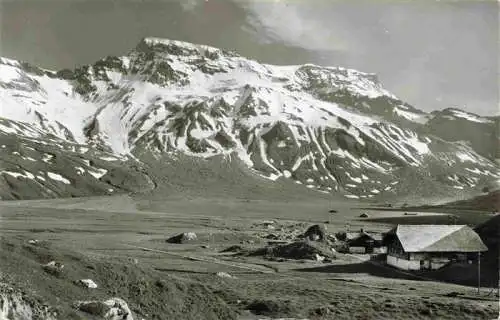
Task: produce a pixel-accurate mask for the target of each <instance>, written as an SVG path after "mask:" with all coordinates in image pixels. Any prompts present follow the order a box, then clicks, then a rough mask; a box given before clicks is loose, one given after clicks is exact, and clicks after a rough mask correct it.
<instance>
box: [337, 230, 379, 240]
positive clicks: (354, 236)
mask: <svg viewBox="0 0 500 320" xmlns="http://www.w3.org/2000/svg"><path fill="white" fill-rule="evenodd" d="M362 236H368V237H370V238H371V239H373V240H375V241H381V240H382V234H380V233H375V232H366V231H363V232H347V233H346V240H348V241H352V240H356V239H359V238H361V237H362Z"/></svg>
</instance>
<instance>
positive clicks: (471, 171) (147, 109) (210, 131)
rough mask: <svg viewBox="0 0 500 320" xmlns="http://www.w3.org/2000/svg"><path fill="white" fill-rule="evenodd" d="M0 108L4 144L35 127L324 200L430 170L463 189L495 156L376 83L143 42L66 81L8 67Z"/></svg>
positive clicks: (348, 72)
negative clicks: (221, 165) (238, 166)
mask: <svg viewBox="0 0 500 320" xmlns="http://www.w3.org/2000/svg"><path fill="white" fill-rule="evenodd" d="M0 99H1V101H0V103H1V105H2V108H0V112H1V113H0V118H4V119H6V122H4V125H3V126H0V136H1V135H2V134H13V133H14V132H15V133H16V134H18V135H19V134H20V131H22V130H24V129H23V128H25V127H26V126H25V124H29V125H30V126H32V127H33V128H35V129H36V136H37V137H41V136H43V134H50V135H52V136H55V137H57V138H58V139H62V140H64V141H66V142H70V143H78V144H81V145H88V146H92V147H94V148H95V149H97V150H102V151H103V152H104V151H106V152H111V153H114V154H118V155H130V154H137V153H139V152H143V151H147V152H153V153H155V154H158V153H168V154H169V153H171V152H180V153H184V154H187V155H190V156H196V157H205V158H206V157H211V156H216V155H231V154H236V155H238V157H239V158H240V159H241V160H243V161H244V162H245V163H246V164H247V165H248V167H250V168H251V169H252V170H254V172H257V173H258V174H260V175H263V176H265V177H268V178H271V179H278V178H286V179H292V180H294V181H296V182H297V183H302V184H305V185H306V186H307V187H308V188H313V189H317V190H318V191H322V192H330V191H333V190H344V191H345V192H347V193H349V194H351V195H352V196H359V197H365V198H372V197H375V196H377V195H380V194H387V193H394V192H396V191H395V190H396V189H397V188H396V187H395V186H396V185H397V184H398V183H399V182H398V179H399V178H398V177H399V176H400V175H401V172H405V173H414V174H418V175H421V176H422V177H427V178H425V179H431V178H429V177H428V176H427V174H428V172H429V171H436V172H439V177H438V178H436V179H437V180H438V181H439V182H438V184H444V185H448V186H449V187H450V188H454V189H457V190H458V189H459V188H466V187H467V188H473V187H475V186H477V185H478V184H479V183H480V181H482V180H484V179H487V178H488V177H490V176H495V174H494V173H495V171H496V170H495V169H494V168H495V164H494V163H492V162H491V161H490V160H491V158H490V154H489V153H487V152H486V151H487V150H486V151H485V152H484V153H481V154H478V153H476V150H479V149H478V148H476V147H474V146H472V145H467V144H462V143H455V142H453V141H455V140H453V139H450V138H449V137H447V136H446V135H445V134H444V133H441V132H440V131H439V129H441V128H442V127H443V126H442V124H441V122H440V121H437V120H436V118H435V117H434V118H433V117H431V115H429V114H427V113H425V112H423V111H420V110H418V109H416V108H414V107H412V106H411V105H409V104H407V103H405V102H403V101H401V100H400V99H398V98H397V97H395V96H394V95H392V94H391V93H390V92H388V91H387V90H385V89H384V88H383V86H382V85H381V83H380V82H379V81H378V79H377V77H376V75H374V74H370V73H364V72H361V71H356V70H352V69H346V68H341V67H322V66H318V65H313V64H305V65H295V66H276V65H269V64H262V63H259V62H257V61H254V60H251V59H248V58H245V57H242V56H240V55H237V54H234V53H231V52H228V51H225V50H222V49H218V48H213V47H210V46H205V45H198V44H190V43H187V42H182V41H176V40H165V39H158V38H145V39H143V40H142V41H141V42H140V43H139V45H138V46H137V47H136V48H135V49H133V50H131V51H130V52H129V53H128V54H127V55H124V56H121V57H112V56H109V57H106V58H104V59H101V60H99V61H97V62H96V63H94V64H92V65H86V66H81V67H78V68H76V69H74V70H60V71H57V72H53V71H48V70H44V69H40V68H37V67H34V66H30V65H28V64H25V63H21V62H17V61H14V60H10V59H2V60H1V61H0ZM464 114H465V113H464ZM454 115H455V116H456V117H459V116H460V115H462V116H463V114H460V113H457V112H455V113H454ZM463 118H464V120H465V121H469V122H471V123H475V122H474V120H475V118H474V119H470V115H469V118H467V117H463ZM19 122H22V123H24V125H19V124H18V123H19ZM451 122H452V123H451V125H452V126H453V121H451ZM463 125H464V124H463V123H462V126H463ZM488 125H489V124H488ZM436 128H437V129H436ZM488 128H489V127H488ZM488 130H489V129H488ZM447 131H449V130H447ZM436 132H440V133H439V135H438V136H436V135H435V134H436ZM450 132H452V131H450ZM26 136H30V137H33V136H34V133H33V132H28V131H26ZM445 136H446V139H443V137H445ZM484 139H485V138H484V136H481V137H478V141H481V142H482V143H483V144H484ZM461 140H467V139H461ZM481 151H484V150H481ZM483 155H487V157H486V158H485V157H484V156H483ZM451 168H453V169H451ZM451 172H453V173H451ZM423 179H424V178H423Z"/></svg>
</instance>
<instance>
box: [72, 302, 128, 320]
mask: <svg viewBox="0 0 500 320" xmlns="http://www.w3.org/2000/svg"><path fill="white" fill-rule="evenodd" d="M75 307H76V308H77V309H78V310H80V311H82V312H85V313H88V314H90V315H93V316H94V317H98V319H103V320H134V317H133V316H132V311H130V309H129V307H128V305H127V303H126V302H125V301H124V300H123V299H120V298H111V299H108V300H106V301H78V302H77V303H76V304H75Z"/></svg>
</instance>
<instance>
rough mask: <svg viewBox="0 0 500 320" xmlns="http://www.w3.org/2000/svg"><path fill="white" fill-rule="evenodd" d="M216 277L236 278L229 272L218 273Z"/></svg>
mask: <svg viewBox="0 0 500 320" xmlns="http://www.w3.org/2000/svg"><path fill="white" fill-rule="evenodd" d="M215 275H216V276H217V277H219V278H229V279H233V278H236V277H235V276H232V275H230V274H229V273H227V272H217V273H216V274H215Z"/></svg>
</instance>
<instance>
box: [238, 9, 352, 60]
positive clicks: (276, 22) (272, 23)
mask: <svg viewBox="0 0 500 320" xmlns="http://www.w3.org/2000/svg"><path fill="white" fill-rule="evenodd" d="M233 1H236V2H238V3H239V4H240V5H241V6H243V7H244V8H245V9H247V10H248V11H249V17H248V19H247V21H248V23H250V24H251V25H252V26H253V27H254V29H255V30H256V31H257V35H258V36H259V37H260V38H262V39H261V40H264V41H265V40H274V41H280V42H283V43H285V44H287V45H291V46H296V47H301V48H305V49H309V50H312V51H346V50H349V49H350V47H351V44H350V43H349V42H348V41H345V39H344V38H343V37H341V36H339V34H338V33H336V32H335V30H334V28H331V25H330V26H329V25H327V24H326V23H325V19H318V17H317V11H318V9H319V10H320V9H321V8H320V7H316V6H310V5H309V6H308V5H307V4H304V3H300V2H289V1H276V0H275V1H244V0H233ZM314 11H316V12H314Z"/></svg>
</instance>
